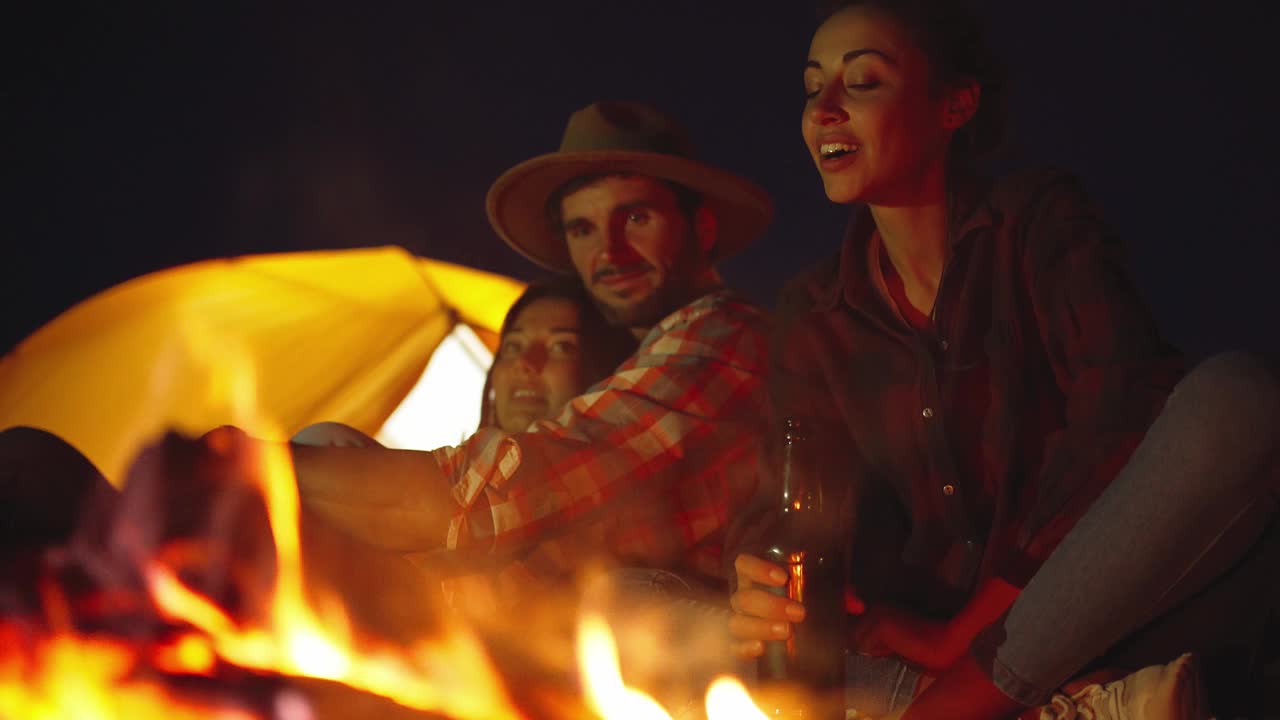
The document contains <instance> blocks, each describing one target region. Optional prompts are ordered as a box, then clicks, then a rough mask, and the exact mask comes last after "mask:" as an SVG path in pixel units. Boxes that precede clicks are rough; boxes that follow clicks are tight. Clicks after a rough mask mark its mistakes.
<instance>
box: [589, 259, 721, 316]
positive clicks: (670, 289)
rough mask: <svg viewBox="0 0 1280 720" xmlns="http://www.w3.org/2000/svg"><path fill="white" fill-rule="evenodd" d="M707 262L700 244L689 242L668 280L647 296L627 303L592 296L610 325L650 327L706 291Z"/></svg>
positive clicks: (593, 294)
mask: <svg viewBox="0 0 1280 720" xmlns="http://www.w3.org/2000/svg"><path fill="white" fill-rule="evenodd" d="M705 263H706V260H705V259H704V258H703V257H702V256H701V253H700V252H699V251H698V249H697V247H696V246H695V245H694V244H693V243H692V242H688V243H686V244H685V246H684V248H683V251H682V252H681V254H680V256H679V257H678V258H676V262H675V263H674V264H673V265H672V267H671V271H670V272H669V273H667V276H666V277H665V278H664V282H663V283H662V284H661V285H659V286H658V287H656V288H654V290H653V292H652V293H650V294H649V296H648V297H646V298H645V299H643V300H641V301H639V302H635V303H630V304H628V305H624V306H615V305H610V304H608V303H606V302H604V301H602V300H601V299H600V298H599V297H598V296H597V295H596V294H595V293H594V292H593V293H591V299H592V300H594V301H595V304H596V307H597V308H599V309H600V314H601V315H603V316H604V318H605V320H607V321H608V322H609V324H610V325H613V326H614V327H625V328H632V329H639V328H644V329H649V328H652V327H653V326H654V325H657V324H658V323H659V322H661V321H662V319H663V318H665V317H666V316H668V315H670V314H671V313H673V312H675V311H676V310H679V309H680V308H682V307H684V306H685V305H686V304H688V303H689V302H691V301H693V300H695V299H697V298H698V297H700V296H702V295H703V294H704V293H705V292H706V288H705V287H703V286H702V284H701V283H700V282H699V281H700V279H701V278H702V276H703V274H704V273H705V272H706V265H705Z"/></svg>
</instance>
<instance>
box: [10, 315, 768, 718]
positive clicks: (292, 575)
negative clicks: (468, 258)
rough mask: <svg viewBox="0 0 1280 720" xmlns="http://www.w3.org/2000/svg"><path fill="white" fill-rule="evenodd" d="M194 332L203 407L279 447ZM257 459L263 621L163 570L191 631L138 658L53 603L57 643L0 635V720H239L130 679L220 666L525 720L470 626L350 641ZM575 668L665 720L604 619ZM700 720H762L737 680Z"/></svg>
mask: <svg viewBox="0 0 1280 720" xmlns="http://www.w3.org/2000/svg"><path fill="white" fill-rule="evenodd" d="M199 330H200V328H199V326H198V325H196V326H193V327H191V328H188V331H189V332H191V333H192V337H190V338H188V342H190V343H191V344H192V345H193V347H196V348H197V349H200V348H206V349H208V348H213V349H214V350H216V351H214V352H209V353H208V354H205V353H201V356H203V357H210V358H212V357H219V358H221V359H222V360H223V361H225V362H223V363H222V364H220V365H218V366H217V367H215V368H213V369H214V370H216V371H217V372H216V373H215V375H214V377H215V379H216V380H218V382H216V383H212V384H211V387H212V388H213V390H212V391H211V392H212V394H213V395H216V396H218V397H216V398H211V399H206V400H208V401H209V402H218V403H225V405H227V406H229V407H230V408H232V409H233V411H234V413H235V415H236V417H237V422H238V424H240V425H241V426H242V427H246V428H249V429H251V430H252V431H254V432H255V433H257V434H260V435H262V436H266V437H279V434H278V433H276V432H273V430H274V429H273V428H272V427H271V426H270V423H269V422H264V421H263V418H262V417H261V416H259V415H257V414H256V410H257V408H256V400H257V393H256V387H255V378H254V373H253V367H252V363H251V362H249V361H248V359H247V357H248V356H247V354H245V353H241V352H237V351H236V350H237V349H236V348H234V347H231V348H228V347H226V346H223V345H221V344H219V343H214V342H211V338H210V337H207V336H206V334H205V333H201V332H200V331H199ZM258 447H259V450H258V452H259V455H258V456H257V458H256V466H255V467H256V469H257V472H255V473H251V474H252V476H253V477H255V478H256V480H257V482H258V483H259V489H260V491H261V492H262V495H263V498H264V499H265V501H266V506H267V511H268V516H269V519H270V525H271V532H272V536H273V539H274V542H275V549H276V554H277V557H276V578H275V584H274V587H273V590H272V594H271V597H270V604H269V607H268V611H267V613H266V617H265V618H263V619H261V620H258V621H246V622H245V623H244V624H241V623H240V622H237V620H236V619H234V618H232V617H230V616H228V615H227V614H226V612H224V611H223V610H222V609H221V608H220V607H219V606H218V605H216V604H215V603H213V602H212V601H210V600H209V599H208V598H206V597H204V596H202V595H200V594H199V593H196V592H194V591H192V590H191V589H190V588H188V587H187V586H186V585H184V584H183V583H182V582H181V581H180V580H179V579H178V577H177V576H176V574H175V572H174V571H173V570H171V569H170V567H169V566H167V565H166V564H164V563H163V562H161V561H160V558H162V557H163V550H162V551H161V553H160V556H159V557H158V558H152V559H150V560H148V561H147V564H146V566H145V568H144V574H145V577H146V581H147V586H148V590H149V592H150V594H151V597H152V599H153V600H154V602H155V604H156V606H157V608H158V609H159V611H160V612H161V614H163V615H164V616H165V617H166V618H167V619H170V620H173V621H175V622H178V623H181V624H186V625H189V626H191V627H192V628H193V629H194V631H192V632H188V633H185V634H182V635H179V636H177V637H176V638H171V639H170V640H169V641H168V642H167V643H165V644H163V645H160V646H157V647H152V648H146V649H142V648H139V647H136V646H132V645H129V644H126V643H125V642H123V641H119V642H117V641H109V640H98V639H89V638H82V637H79V636H76V635H75V634H74V633H72V632H70V631H68V630H58V629H60V628H70V627H71V624H70V622H69V615H70V611H69V609H68V608H66V607H64V606H63V605H65V603H59V602H56V600H57V599H58V598H46V603H45V604H46V608H45V611H46V614H47V615H48V616H49V617H50V618H51V619H55V620H56V619H57V618H62V619H61V620H59V621H57V622H53V623H52V624H53V625H54V627H55V630H57V631H56V632H54V633H51V634H50V635H48V636H46V637H45V638H43V639H40V640H38V641H36V642H34V643H27V644H25V645H24V644H23V642H22V640H23V636H22V635H21V633H20V632H19V630H18V629H17V628H16V626H12V625H7V624H5V623H3V622H0V718H5V719H7V720H8V719H16V718H23V719H24V720H26V719H27V718H30V719H32V720H44V719H45V718H50V719H52V718H64V717H76V718H86V719H88V720H108V719H110V718H129V719H130V720H159V718H165V719H166V720H167V719H170V718H173V719H176V720H187V719H188V718H191V719H192V720H194V719H195V718H216V719H217V720H246V719H247V718H250V717H252V716H251V714H249V713H248V712H247V711H244V710H242V709H235V708H232V709H219V708H211V707H207V706H206V707H198V706H196V705H194V704H192V702H191V701H190V699H189V698H188V699H184V698H182V697H178V696H175V695H174V694H173V693H171V692H169V691H168V690H166V688H165V687H164V686H163V685H161V684H159V683H158V682H156V681H154V680H148V679H138V678H136V677H135V675H136V674H137V673H136V669H137V668H138V667H141V666H143V665H145V664H146V663H149V664H150V666H151V667H154V668H155V669H157V670H159V671H161V672H165V673H170V674H173V675H182V674H200V675H212V674H213V672H214V670H215V669H216V668H217V666H218V664H219V661H220V660H221V661H225V662H226V663H229V664H231V665H235V666H238V667H241V668H245V669H249V670H257V671H262V672H266V673H275V674H280V675H285V676H291V677H300V678H316V679H322V680H329V681H334V682H338V683H343V684H345V685H347V686H349V687H351V688H354V689H357V690H360V691H364V692H368V693H372V694H376V695H379V696H382V697H385V698H388V699H390V700H393V701H395V702H397V703H400V704H401V705H404V706H406V707H409V708H413V709H417V710H422V711H426V712H431V713H436V714H439V715H442V716H447V717H450V718H455V719H457V720H472V719H474V720H521V718H522V715H521V713H520V712H519V711H518V710H516V709H515V707H514V706H513V705H512V703H511V702H510V700H509V699H508V695H507V692H506V689H505V687H504V685H503V683H502V681H501V679H500V677H499V676H498V673H497V671H496V670H495V668H494V667H493V665H492V663H491V662H490V660H489V658H488V656H487V654H486V653H485V650H484V648H483V646H482V644H481V642H480V640H479V638H478V637H477V636H476V635H475V634H473V633H472V632H471V631H470V630H469V629H468V628H467V627H466V626H465V625H463V624H462V623H459V622H454V623H450V624H448V625H447V628H446V630H444V631H443V633H442V635H441V636H439V637H433V638H430V639H427V640H423V641H420V642H417V643H415V644H413V645H411V646H410V647H408V648H404V647H394V646H391V645H389V644H386V643H382V642H374V641H372V640H369V639H367V638H363V637H357V635H356V633H355V632H354V631H353V628H352V624H351V622H350V620H349V618H348V616H347V614H346V611H345V609H344V608H343V606H342V604H341V602H339V601H337V600H336V599H334V598H326V597H318V598H317V599H316V600H315V605H313V604H312V603H311V602H309V601H308V596H307V593H306V588H305V587H304V583H303V567H302V558H301V547H300V546H301V542H300V532H299V514H300V508H299V499H298V494H297V485H296V482H295V478H294V471H293V465H292V460H291V456H290V453H289V450H288V448H287V446H285V445H280V444H267V443H264V444H261V445H259V446H258ZM577 656H578V663H579V670H580V673H581V677H582V682H583V686H584V688H585V691H586V694H587V702H588V704H589V707H590V708H591V710H592V711H593V712H595V713H596V714H598V715H599V716H600V717H601V718H605V719H607V720H671V715H670V714H669V713H668V712H667V711H666V710H665V709H664V708H663V707H662V706H661V704H660V703H658V702H657V701H656V700H654V699H653V698H652V697H650V696H649V695H647V694H645V693H644V692H642V691H640V690H638V689H635V688H632V687H628V686H627V685H626V684H625V683H624V681H623V678H622V675H621V669H620V667H619V660H618V652H617V645H616V642H615V640H614V637H613V634H612V632H611V631H610V629H609V627H608V625H607V624H606V623H605V621H604V620H603V618H601V617H600V616H598V615H594V614H586V615H584V616H583V617H582V618H581V621H580V625H579V632H578V646H577ZM706 703H707V705H706V707H707V717H708V720H742V719H743V718H747V719H748V720H759V719H760V718H764V717H766V716H765V714H764V713H763V712H761V711H760V710H759V709H758V708H757V707H756V706H755V705H754V704H753V703H752V701H751V698H750V696H749V695H748V693H747V691H746V689H745V688H744V687H743V686H742V684H741V683H740V682H738V681H737V680H736V679H734V678H730V677H721V678H717V680H716V681H715V682H714V683H712V685H711V687H710V688H709V690H708V692H707V698H706Z"/></svg>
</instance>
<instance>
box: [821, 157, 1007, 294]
mask: <svg viewBox="0 0 1280 720" xmlns="http://www.w3.org/2000/svg"><path fill="white" fill-rule="evenodd" d="M989 185H990V183H989V182H988V181H986V180H983V179H979V178H976V177H965V178H961V179H960V181H959V182H958V186H957V188H956V189H955V190H953V191H951V192H950V193H949V194H948V198H947V205H948V209H947V240H948V242H949V243H950V244H951V246H952V247H953V248H954V247H956V246H957V245H959V244H960V243H964V242H968V240H969V239H970V238H972V237H973V236H974V235H975V234H976V233H975V231H977V230H981V229H984V228H991V227H994V226H995V225H997V224H999V221H1000V213H999V211H998V210H996V209H995V208H994V207H992V206H991V203H990V198H989V195H988V189H989ZM875 227H876V226H875V220H874V219H873V218H872V217H871V208H870V207H868V206H867V205H865V204H862V203H859V204H857V205H854V207H853V210H852V212H851V213H850V216H849V224H848V226H847V227H846V228H845V233H844V240H843V242H842V244H841V247H840V260H839V269H838V271H837V272H836V274H835V275H834V276H828V278H830V279H829V280H827V281H826V282H825V283H824V284H823V285H822V286H820V287H818V288H815V290H816V292H815V293H814V297H815V299H816V302H815V306H816V309H818V310H826V311H829V310H834V309H835V308H836V306H837V305H838V304H839V303H840V300H841V298H843V299H844V301H845V302H846V303H848V305H849V306H850V307H852V308H855V309H862V310H872V308H877V309H883V306H884V305H885V297H886V295H885V294H884V293H883V292H882V289H881V288H879V287H878V286H879V285H883V284H884V280H883V278H882V277H881V275H880V264H879V262H880V253H881V252H882V250H881V248H880V244H879V243H878V242H875V243H873V242H872V241H871V239H872V234H873V232H874V231H875Z"/></svg>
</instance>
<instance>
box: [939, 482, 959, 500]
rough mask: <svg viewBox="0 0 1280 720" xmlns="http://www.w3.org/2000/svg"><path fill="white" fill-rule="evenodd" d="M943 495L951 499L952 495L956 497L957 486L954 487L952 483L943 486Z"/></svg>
mask: <svg viewBox="0 0 1280 720" xmlns="http://www.w3.org/2000/svg"><path fill="white" fill-rule="evenodd" d="M942 494H943V495H946V496H948V497H950V496H952V495H955V494H956V486H955V485H952V484H951V483H947V484H946V485H943V486H942Z"/></svg>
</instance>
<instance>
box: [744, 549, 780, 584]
mask: <svg viewBox="0 0 1280 720" xmlns="http://www.w3.org/2000/svg"><path fill="white" fill-rule="evenodd" d="M733 569H734V570H735V571H737V573H738V587H746V586H747V583H744V582H743V581H744V580H746V581H749V582H751V583H759V584H761V585H768V586H770V587H782V586H783V585H786V584H787V571H786V570H784V569H783V568H782V567H780V566H778V565H775V564H773V563H771V562H769V561H768V560H764V559H762V558H758V557H756V556H754V555H747V554H745V553H744V554H742V555H739V556H738V557H737V558H735V559H734V561H733Z"/></svg>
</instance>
